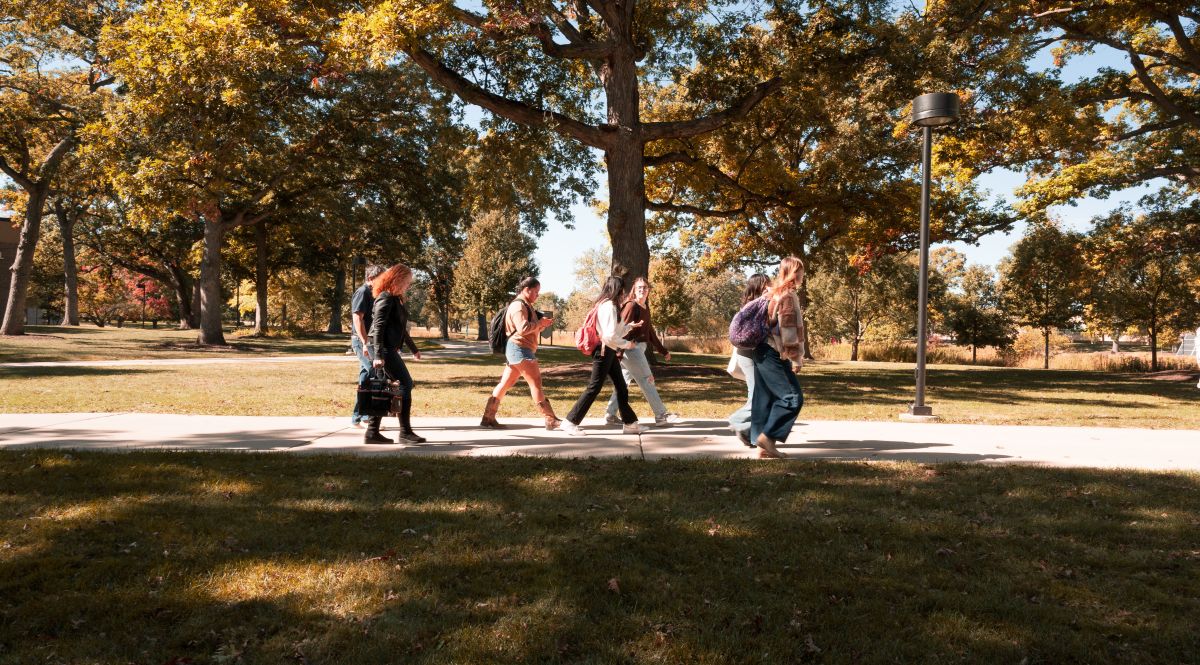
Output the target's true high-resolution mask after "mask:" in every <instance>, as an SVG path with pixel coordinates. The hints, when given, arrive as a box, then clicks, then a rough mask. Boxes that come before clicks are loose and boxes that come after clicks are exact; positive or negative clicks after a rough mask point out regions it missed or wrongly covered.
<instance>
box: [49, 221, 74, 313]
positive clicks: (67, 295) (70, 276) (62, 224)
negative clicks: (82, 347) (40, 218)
mask: <svg viewBox="0 0 1200 665" xmlns="http://www.w3.org/2000/svg"><path fill="white" fill-rule="evenodd" d="M54 214H55V216H56V217H57V218H58V231H59V235H61V236H62V244H63V286H64V290H63V319H62V325H64V326H77V325H79V268H78V266H76V264H75V222H76V221H77V220H78V218H77V217H72V216H71V215H70V214H69V213H68V212H67V210H66V209H64V208H63V206H62V204H61V203H59V202H55V204H54Z"/></svg>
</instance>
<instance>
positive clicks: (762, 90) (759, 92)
mask: <svg viewBox="0 0 1200 665" xmlns="http://www.w3.org/2000/svg"><path fill="white" fill-rule="evenodd" d="M781 87H783V79H781V78H779V77H775V78H773V79H771V80H769V81H765V82H763V83H759V84H758V85H757V86H755V87H754V90H752V91H751V92H750V94H748V95H746V96H745V97H742V98H741V99H740V100H738V101H737V102H736V103H734V105H733V106H731V107H730V108H728V109H726V110H724V111H721V112H719V113H714V114H712V115H708V116H704V117H702V118H694V119H692V120H681V121H677V122H648V123H645V124H643V125H642V138H643V140H646V141H658V140H661V139H682V138H687V137H690V136H697V135H700V134H706V133H708V132H711V131H713V130H715V129H720V128H721V127H724V126H725V125H728V124H729V123H731V122H734V121H736V120H740V119H742V118H744V117H746V116H747V115H748V114H749V113H750V111H752V110H754V107H755V106H758V104H759V102H761V101H762V100H764V99H766V98H767V97H768V96H770V95H771V94H772V93H774V92H775V91H776V90H778V89H780V88H781Z"/></svg>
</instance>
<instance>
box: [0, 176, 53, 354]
mask: <svg viewBox="0 0 1200 665" xmlns="http://www.w3.org/2000/svg"><path fill="white" fill-rule="evenodd" d="M49 189H50V185H49V184H48V183H42V184H39V185H37V186H35V187H33V189H32V191H30V192H29V207H28V208H27V209H26V210H25V222H24V223H23V224H22V225H21V237H20V240H18V241H17V257H16V260H15V261H13V266H12V282H11V283H10V284H9V287H8V304H7V305H6V306H5V308H4V323H3V324H0V335H24V334H25V296H26V295H27V294H28V292H29V276H30V274H31V273H32V272H33V254H34V252H35V251H36V250H37V243H38V238H39V237H40V235H41V232H42V213H43V211H44V209H45V205H46V197H47V194H48V193H49Z"/></svg>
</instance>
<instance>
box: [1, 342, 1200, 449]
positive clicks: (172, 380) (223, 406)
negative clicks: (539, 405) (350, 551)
mask: <svg viewBox="0 0 1200 665" xmlns="http://www.w3.org/2000/svg"><path fill="white" fill-rule="evenodd" d="M539 355H540V357H541V359H542V363H543V371H544V373H545V376H546V386H547V390H548V392H549V395H550V397H551V400H552V401H553V403H554V404H555V406H556V408H557V409H558V411H559V412H560V415H561V414H562V413H565V412H566V411H567V410H568V409H569V408H570V405H571V404H572V403H573V402H574V400H575V399H576V398H578V397H579V394H580V393H581V392H582V390H583V385H584V383H585V382H586V380H587V376H588V372H589V365H588V364H587V363H585V362H584V360H585V359H584V358H583V356H582V355H580V354H579V352H578V351H575V350H574V349H564V348H554V349H542V350H541V352H540V353H539ZM501 363H502V361H501V360H500V359H499V358H497V357H492V356H483V357H472V358H464V359H454V360H450V359H446V360H427V361H424V362H410V363H409V368H410V371H411V372H412V374H413V376H414V378H415V380H416V383H417V387H416V392H415V393H414V397H415V400H416V404H415V408H414V414H415V415H417V416H474V415H478V414H479V413H480V412H481V410H482V408H483V403H484V402H485V401H486V399H487V395H488V393H489V392H490V390H491V388H492V386H494V385H495V383H496V380H497V379H498V377H499V374H500V371H501V367H502V364H501ZM724 366H725V358H723V357H719V356H706V355H696V354H684V353H680V354H676V355H675V356H674V362H672V363H670V364H667V365H665V366H662V367H660V368H658V369H656V373H657V375H658V385H659V389H660V392H661V393H662V395H663V398H664V400H666V403H667V405H668V406H669V407H670V408H672V409H673V410H675V411H677V412H678V413H680V414H682V415H684V416H686V417H693V418H706V419H714V418H722V417H724V416H726V415H728V414H729V413H730V412H732V411H733V410H734V409H735V408H737V407H738V406H739V405H740V403H741V402H742V400H744V399H745V386H744V384H742V383H741V382H739V381H736V380H734V379H732V378H730V377H729V376H728V375H727V374H725V372H724ZM356 376H357V367H356V365H355V364H354V363H353V361H352V360H349V359H347V363H346V364H345V365H342V364H338V363H328V362H324V363H304V362H298V363H289V364H284V365H263V364H254V363H247V364H245V365H232V366H231V365H207V366H205V365H198V366H174V367H173V366H164V367H91V368H86V367H85V368H11V367H9V368H0V412H22V413H30V412H34V413H36V412H54V411H59V412H61V411H77V412H92V411H95V412H114V411H136V412H150V413H160V412H161V413H201V414H218V415H297V416H301V415H330V416H334V415H346V414H348V413H349V412H350V410H351V400H352V399H353V397H354V390H355V386H354V382H355V380H356ZM800 381H801V384H802V385H803V387H804V391H805V405H804V410H803V412H802V414H801V419H804V418H811V419H837V420H894V419H895V418H896V414H898V413H900V412H901V411H903V410H904V409H905V408H906V406H907V404H908V403H909V402H910V401H911V400H912V396H913V373H912V367H911V366H907V365H901V364H893V363H851V362H817V363H811V364H809V365H807V366H806V367H805V369H804V371H803V373H802V374H801V377H800ZM610 390H611V388H606V389H605V391H604V392H603V393H602V398H601V403H598V404H597V405H596V406H594V407H593V409H592V415H593V416H595V415H600V414H601V413H602V409H603V405H602V404H603V400H606V399H607V398H608V395H609V394H610V393H609V391H610ZM632 394H633V396H634V409H635V410H636V411H637V412H638V413H639V414H640V415H642V416H643V417H648V416H649V415H650V413H649V409H648V408H647V407H646V404H645V402H644V401H642V400H641V398H640V395H639V393H638V391H637V389H636V388H634V389H632ZM528 395H529V393H528V390H527V389H526V388H525V386H524V383H520V384H518V386H517V388H515V389H514V390H513V392H512V393H510V395H509V398H508V399H506V400H505V401H504V403H503V405H502V408H501V411H500V415H501V417H514V416H524V417H530V416H534V415H536V411H535V409H534V408H533V406H532V404H530V400H529V397H528ZM1198 397H1200V391H1197V390H1196V387H1195V378H1194V377H1191V378H1189V377H1188V376H1187V375H1182V376H1179V377H1174V378H1170V377H1153V376H1146V375H1136V374H1108V373H1101V372H1084V371H1053V370H1051V371H1044V370H1030V369H1008V368H995V367H967V366H934V367H932V368H931V369H930V372H929V391H928V402H929V403H930V404H932V405H933V407H934V410H935V413H937V414H938V415H940V416H942V417H943V418H944V419H945V420H947V421H949V422H964V423H988V424H1036V425H1096V426H1116V427H1153V428H1181V429H1200V399H1198Z"/></svg>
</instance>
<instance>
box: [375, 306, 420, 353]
mask: <svg viewBox="0 0 1200 665" xmlns="http://www.w3.org/2000/svg"><path fill="white" fill-rule="evenodd" d="M367 338H368V341H370V343H371V353H372V354H373V355H372V357H374V358H382V357H384V355H385V354H386V353H387V352H388V351H392V350H394V351H397V352H398V351H400V347H401V346H404V345H406V344H407V345H408V348H409V350H410V351H412V352H413V353H416V352H417V344H416V342H414V341H413V338H412V336H411V335H409V334H408V308H407V307H405V306H404V301H402V300H400V299H399V298H397V297H396V296H394V295H392V294H390V293H388V292H387V291H384V292H383V293H380V294H379V295H378V296H376V297H375V302H374V304H373V305H372V306H371V330H370V331H369V332H368V333H367Z"/></svg>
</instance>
